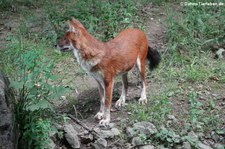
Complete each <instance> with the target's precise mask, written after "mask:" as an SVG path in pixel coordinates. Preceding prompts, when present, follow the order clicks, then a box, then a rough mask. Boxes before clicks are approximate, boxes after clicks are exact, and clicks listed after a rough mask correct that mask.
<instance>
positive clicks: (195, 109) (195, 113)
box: [188, 92, 204, 127]
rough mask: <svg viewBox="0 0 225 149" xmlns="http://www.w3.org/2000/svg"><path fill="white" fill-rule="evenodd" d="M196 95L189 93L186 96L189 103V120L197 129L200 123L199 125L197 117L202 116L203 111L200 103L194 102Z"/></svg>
mask: <svg viewBox="0 0 225 149" xmlns="http://www.w3.org/2000/svg"><path fill="white" fill-rule="evenodd" d="M196 96H197V94H196V93H195V92H190V93H189V94H188V98H189V102H190V106H191V107H190V118H191V122H192V123H193V124H194V125H197V126H199V127H201V126H200V124H201V123H199V117H200V116H201V115H202V114H203V112H204V110H202V103H201V102H199V101H197V100H196Z"/></svg>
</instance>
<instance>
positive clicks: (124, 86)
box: [115, 73, 128, 108]
mask: <svg viewBox="0 0 225 149" xmlns="http://www.w3.org/2000/svg"><path fill="white" fill-rule="evenodd" d="M127 89H128V81H127V73H125V74H123V75H122V93H121V96H120V98H119V99H118V100H117V101H116V104H115V107H116V108H120V107H122V106H124V104H125V100H126V95H127Z"/></svg>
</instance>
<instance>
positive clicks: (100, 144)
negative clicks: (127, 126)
mask: <svg viewBox="0 0 225 149" xmlns="http://www.w3.org/2000/svg"><path fill="white" fill-rule="evenodd" d="M92 146H93V147H94V149H105V148H106V147H107V141H106V140H105V139H103V138H99V139H98V140H96V141H95V142H94V143H92Z"/></svg>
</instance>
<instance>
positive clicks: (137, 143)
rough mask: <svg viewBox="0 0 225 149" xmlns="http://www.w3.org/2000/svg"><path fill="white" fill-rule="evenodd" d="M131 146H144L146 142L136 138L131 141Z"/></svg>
mask: <svg viewBox="0 0 225 149" xmlns="http://www.w3.org/2000/svg"><path fill="white" fill-rule="evenodd" d="M131 144H132V145H133V146H138V145H143V144H144V142H143V141H142V140H141V138H139V137H134V138H133V139H132V141H131Z"/></svg>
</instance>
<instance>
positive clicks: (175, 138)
mask: <svg viewBox="0 0 225 149" xmlns="http://www.w3.org/2000/svg"><path fill="white" fill-rule="evenodd" d="M155 139H157V140H159V141H163V142H164V144H165V145H166V146H174V144H178V143H180V141H181V140H180V136H179V135H177V134H176V133H175V132H174V131H172V130H168V129H166V128H164V129H161V130H160V131H159V132H158V133H157V134H156V136H155Z"/></svg>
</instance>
